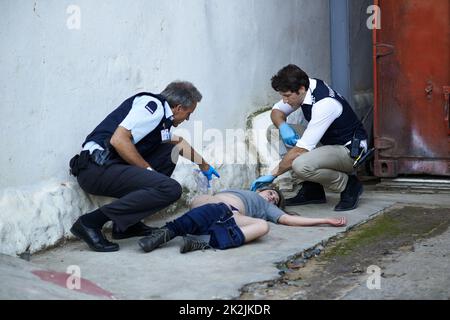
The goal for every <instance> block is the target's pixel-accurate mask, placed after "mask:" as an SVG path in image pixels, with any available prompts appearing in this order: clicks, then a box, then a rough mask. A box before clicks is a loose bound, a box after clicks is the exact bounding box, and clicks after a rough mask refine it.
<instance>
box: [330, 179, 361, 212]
mask: <svg viewBox="0 0 450 320" xmlns="http://www.w3.org/2000/svg"><path fill="white" fill-rule="evenodd" d="M362 193H363V185H362V183H361V182H360V181H359V180H358V178H357V177H356V176H348V182H347V185H346V186H345V189H344V191H342V192H341V201H339V203H338V204H337V205H336V207H334V211H347V210H353V209H355V208H356V207H357V206H358V201H359V196H360V195H361V194H362Z"/></svg>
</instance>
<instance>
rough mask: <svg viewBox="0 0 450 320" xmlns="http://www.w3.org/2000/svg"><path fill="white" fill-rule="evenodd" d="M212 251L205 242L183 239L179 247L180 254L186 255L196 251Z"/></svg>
mask: <svg viewBox="0 0 450 320" xmlns="http://www.w3.org/2000/svg"><path fill="white" fill-rule="evenodd" d="M208 249H212V247H211V246H210V245H209V244H208V243H207V242H205V241H201V240H197V239H193V238H189V237H183V245H182V246H181V247H180V253H187V252H191V251H196V250H202V251H205V250H208Z"/></svg>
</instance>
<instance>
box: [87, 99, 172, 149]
mask: <svg viewBox="0 0 450 320" xmlns="http://www.w3.org/2000/svg"><path fill="white" fill-rule="evenodd" d="M149 102H154V103H156V105H157V108H156V110H154V111H153V113H152V112H151V110H149V109H148V108H146V106H147V105H148V104H149ZM163 108H164V109H163ZM164 110H165V112H166V118H167V119H168V118H170V117H172V116H173V113H172V110H171V109H170V106H169V104H168V103H167V101H166V102H165V103H164V106H163V105H162V103H161V101H159V100H158V99H156V98H154V97H152V96H147V95H144V96H139V97H136V98H135V99H134V100H133V105H132V107H131V109H130V111H129V112H128V114H127V116H126V117H125V118H124V119H123V120H122V122H121V123H120V124H119V126H121V127H123V128H125V129H127V130H130V131H131V135H132V137H133V144H137V143H138V142H139V141H141V140H142V139H143V138H144V137H145V136H146V135H148V134H149V133H150V132H152V131H153V130H154V129H155V128H156V127H157V126H158V124H159V123H160V122H161V120H162V118H163V116H164ZM97 149H100V150H103V148H102V147H101V146H100V145H98V144H97V143H96V142H94V141H89V142H87V143H86V144H85V145H84V147H83V150H89V153H91V154H92V152H93V151H94V150H97Z"/></svg>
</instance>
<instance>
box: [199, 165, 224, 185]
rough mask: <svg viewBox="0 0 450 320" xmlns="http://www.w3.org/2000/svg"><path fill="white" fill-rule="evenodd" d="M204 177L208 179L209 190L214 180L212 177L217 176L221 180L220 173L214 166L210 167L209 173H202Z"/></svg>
mask: <svg viewBox="0 0 450 320" xmlns="http://www.w3.org/2000/svg"><path fill="white" fill-rule="evenodd" d="M202 173H203V175H204V176H205V177H206V178H207V179H208V188H210V187H211V185H210V184H209V182H210V181H211V180H212V178H213V177H212V176H213V175H215V176H216V177H217V178H220V175H219V173H217V171H216V169H214V167H213V166H212V165H209V169H208V171H202Z"/></svg>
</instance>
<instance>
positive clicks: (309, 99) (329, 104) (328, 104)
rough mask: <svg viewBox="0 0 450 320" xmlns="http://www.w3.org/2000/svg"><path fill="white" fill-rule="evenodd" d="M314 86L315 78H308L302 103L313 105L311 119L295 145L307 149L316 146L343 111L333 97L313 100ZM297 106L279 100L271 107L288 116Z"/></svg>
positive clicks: (315, 83)
mask: <svg viewBox="0 0 450 320" xmlns="http://www.w3.org/2000/svg"><path fill="white" fill-rule="evenodd" d="M316 86H317V80H315V79H309V89H308V91H307V92H306V96H305V99H304V100H303V104H310V105H313V107H312V108H311V120H310V121H309V123H308V126H307V127H306V129H305V132H304V133H303V135H302V137H301V138H300V139H299V140H298V141H297V145H296V146H297V147H299V148H303V149H306V150H308V151H311V150H313V149H314V148H315V147H316V146H317V144H318V143H319V142H320V139H322V137H323V135H324V134H325V132H326V131H327V130H328V128H329V127H330V125H331V124H332V123H333V121H334V120H336V119H337V118H339V116H340V115H341V114H342V111H343V107H342V104H341V103H340V102H339V101H337V100H336V99H333V98H324V99H322V100H320V101H319V102H315V101H314V97H313V96H312V92H313V91H314V90H315V89H316ZM298 108H300V106H299V107H297V108H293V107H292V106H290V105H289V104H287V103H284V102H283V100H281V101H279V102H277V103H276V104H275V105H274V106H273V108H272V109H277V110H280V111H281V112H283V113H284V114H285V115H286V116H288V115H289V114H291V113H292V112H294V111H295V110H297V109H298Z"/></svg>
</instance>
